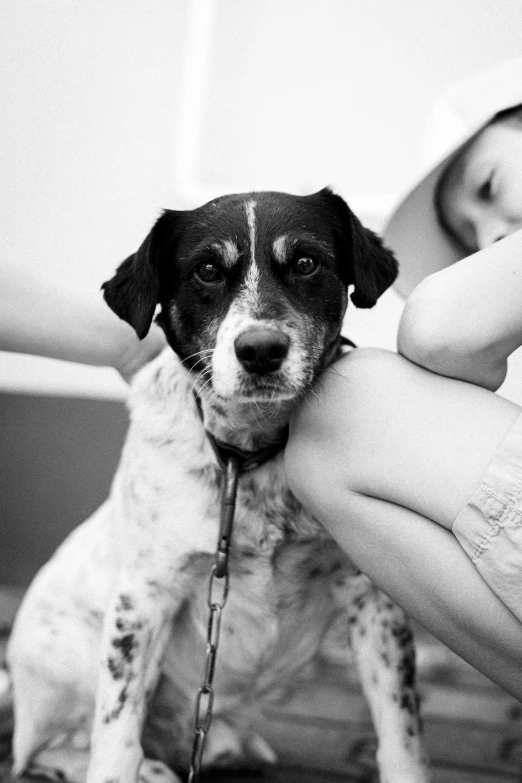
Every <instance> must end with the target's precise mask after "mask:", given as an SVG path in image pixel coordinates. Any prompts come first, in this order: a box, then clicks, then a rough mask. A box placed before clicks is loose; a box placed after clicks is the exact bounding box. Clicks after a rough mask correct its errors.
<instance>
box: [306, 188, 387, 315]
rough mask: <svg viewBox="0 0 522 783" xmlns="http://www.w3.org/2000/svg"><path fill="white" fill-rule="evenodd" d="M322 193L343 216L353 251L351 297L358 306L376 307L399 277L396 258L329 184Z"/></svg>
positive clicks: (345, 235)
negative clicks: (383, 294) (380, 298)
mask: <svg viewBox="0 0 522 783" xmlns="http://www.w3.org/2000/svg"><path fill="white" fill-rule="evenodd" d="M321 195H324V196H326V197H327V198H328V199H330V200H331V204H332V206H334V208H335V211H336V213H337V216H338V217H339V218H340V220H341V224H342V235H343V237H342V239H343V244H344V245H345V250H346V251H348V253H349V254H350V255H351V262H350V261H348V263H349V264H350V266H351V269H349V272H348V283H349V284H350V283H353V284H354V290H353V293H352V294H351V296H350V299H351V300H352V302H353V303H354V305H355V306H356V307H373V306H374V304H375V303H376V302H377V299H378V298H379V297H380V295H381V294H382V293H384V291H386V289H387V288H389V287H390V286H391V284H392V283H393V282H394V280H395V278H396V277H397V273H398V271H399V265H398V263H397V260H396V258H395V256H394V255H393V253H392V252H391V250H388V248H386V247H385V246H384V245H383V243H382V240H381V239H380V237H378V236H377V234H375V233H374V232H373V231H371V230H370V229H369V228H365V227H364V226H363V225H362V223H361V221H360V220H359V218H358V217H357V216H356V215H354V213H353V212H352V210H351V209H350V208H349V206H348V204H347V203H346V202H345V201H344V199H342V198H341V196H338V195H337V194H336V193H333V192H332V191H331V190H330V189H329V188H325V189H324V190H322V191H321ZM350 251H351V252H350ZM347 260H348V259H347Z"/></svg>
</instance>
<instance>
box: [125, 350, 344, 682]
mask: <svg viewBox="0 0 522 783" xmlns="http://www.w3.org/2000/svg"><path fill="white" fill-rule="evenodd" d="M170 367H172V364H170V363H168V364H163V365H161V367H160V370H161V371H160V373H159V374H158V376H157V377H156V379H148V382H147V393H148V394H149V395H150V393H151V388H152V392H153V393H154V390H155V384H156V388H157V387H158V385H159V387H160V389H165V388H166V387H167V386H168V388H169V390H170V391H169V395H168V396H169V399H170V406H169V407H168V409H166V408H165V403H164V401H163V400H162V396H163V393H162V394H160V395H159V397H158V395H156V396H155V397H154V396H153V398H152V400H151V399H150V396H149V400H148V401H147V404H146V406H144V407H143V409H141V408H140V407H139V406H138V408H137V409H136V407H135V408H134V428H135V431H136V432H137V440H136V444H135V446H132V442H133V438H132V437H131V438H130V443H129V448H130V449H132V453H130V454H129V459H128V460H127V464H128V465H129V466H130V469H131V474H130V476H129V474H125V472H124V475H126V479H125V480H126V482H127V485H126V489H125V493H124V495H125V497H129V496H130V497H132V508H133V509H134V510H135V509H137V508H140V509H141V510H140V511H139V514H140V515H141V519H140V520H138V522H140V528H141V529H142V530H143V529H145V528H147V527H148V525H150V526H151V528H152V531H153V534H154V535H155V536H156V537H157V538H158V539H159V540H162V551H163V552H164V553H165V556H167V553H168V552H170V551H171V549H172V551H173V550H174V549H175V548H177V549H178V550H179V549H180V547H181V546H182V547H183V548H184V555H183V557H182V559H181V560H180V561H179V563H178V565H179V569H180V570H181V571H182V572H183V578H184V584H185V587H184V592H185V595H186V598H185V600H184V602H183V605H182V608H181V611H180V612H178V614H177V616H176V618H175V620H174V626H173V633H172V639H171V643H170V645H169V649H168V653H167V656H166V659H165V668H166V670H167V672H168V673H169V674H170V676H171V677H172V679H173V680H174V681H176V682H177V683H178V685H179V686H180V687H181V688H182V690H184V691H186V693H187V695H190V694H192V693H193V692H194V689H195V688H197V687H198V685H199V684H200V683H199V680H200V678H201V674H202V671H203V668H204V651H205V642H206V636H207V625H208V617H209V609H208V603H207V597H208V580H209V577H210V570H211V566H212V563H213V559H214V555H215V551H216V546H217V541H218V531H219V517H220V506H221V487H222V484H223V476H222V474H221V470H220V469H219V467H218V466H217V462H216V457H215V454H214V452H213V450H212V447H211V446H210V443H209V442H208V440H207V439H206V436H205V434H204V431H203V429H202V423H201V420H200V417H199V413H198V411H197V408H196V406H195V404H194V399H193V394H192V392H191V386H189V385H188V384H187V382H186V380H185V381H184V375H183V372H180V371H179V369H178V370H177V371H176V372H172V371H170V370H169V368H170ZM168 371H170V372H171V375H170V376H168ZM169 377H170V380H168V378H169ZM151 381H152V382H151ZM174 381H175V382H176V383H177V387H176V393H175V395H174V394H172V389H173V386H174ZM145 422H146V427H145V426H143V424H145ZM140 439H143V440H144V441H145V442H144V444H143V446H141V445H140V442H141V441H140ZM137 452H138V453H137ZM138 464H139V465H140V468H139V470H138V471H137V473H138V475H137V474H136V465H138ZM129 482H130V483H132V484H133V488H132V491H131V489H130V487H129ZM150 485H154V487H155V490H154V491H151V489H150ZM140 504H141V505H140ZM167 538H168V540H167ZM346 568H348V570H349V564H347V561H346V558H345V556H344V555H343V554H342V553H341V550H340V549H339V548H338V546H337V545H336V544H335V543H334V542H333V541H332V539H331V538H329V537H328V536H327V535H326V534H325V532H324V531H323V529H322V527H321V526H320V525H319V523H318V522H317V521H316V520H314V519H313V518H312V517H311V516H310V515H309V514H308V513H307V512H305V510H304V509H303V508H302V506H301V505H300V504H299V503H298V502H297V500H296V499H295V498H294V496H293V495H292V494H291V492H290V491H289V489H288V486H287V484H286V479H285V474H284V470H283V461H282V456H281V455H278V456H277V457H275V458H273V459H271V460H269V461H268V462H266V463H265V464H264V465H262V466H261V467H260V468H256V469H254V470H252V471H249V472H246V473H243V474H242V475H241V476H240V478H239V482H238V491H237V497H236V510H235V516H234V525H233V537H232V546H231V551H230V590H229V594H228V600H227V604H226V607H225V610H224V612H223V620H222V626H221V639H220V652H219V659H218V664H217V669H216V678H217V679H218V681H219V682H220V683H221V686H220V690H221V692H222V693H223V692H230V693H232V692H235V693H241V692H246V691H252V685H253V683H255V689H254V690H256V689H257V690H261V691H262V690H264V689H269V688H270V686H271V685H272V684H274V683H275V682H276V681H277V680H278V679H280V678H282V679H284V678H285V677H287V676H288V673H289V672H291V671H292V670H295V669H297V668H299V667H300V666H301V665H302V664H303V663H304V662H305V661H307V660H308V659H309V658H310V657H311V656H312V655H313V653H314V651H315V649H316V648H317V646H318V644H319V642H320V640H321V638H322V636H323V634H324V630H325V627H326V626H327V624H328V623H329V622H330V620H331V618H332V616H333V614H334V613H335V611H336V609H335V605H334V601H333V599H332V595H331V586H332V584H333V582H334V581H335V579H336V578H337V576H338V575H340V574H341V572H342V571H344V570H346ZM218 675H219V677H218Z"/></svg>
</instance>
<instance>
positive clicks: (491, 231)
mask: <svg viewBox="0 0 522 783" xmlns="http://www.w3.org/2000/svg"><path fill="white" fill-rule="evenodd" d="M475 233H476V239H477V248H478V249H479V250H484V248H485V247H489V246H490V245H493V244H494V243H495V242H498V241H499V240H501V239H504V237H507V236H508V234H510V233H512V229H511V230H510V228H509V226H507V225H506V223H505V221H503V220H500V219H495V220H488V221H484V220H483V221H481V222H479V223H478V224H477V226H476V229H475Z"/></svg>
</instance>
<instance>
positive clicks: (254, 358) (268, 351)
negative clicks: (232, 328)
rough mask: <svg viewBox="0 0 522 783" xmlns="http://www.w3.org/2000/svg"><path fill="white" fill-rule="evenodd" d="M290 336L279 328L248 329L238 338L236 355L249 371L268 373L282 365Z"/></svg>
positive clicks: (261, 373)
mask: <svg viewBox="0 0 522 783" xmlns="http://www.w3.org/2000/svg"><path fill="white" fill-rule="evenodd" d="M289 347H290V338H289V337H288V335H286V334H285V333H284V332H281V331H280V330H279V329H248V330H247V331H246V332H243V333H242V334H240V335H239V337H237V338H236V340H235V341H234V348H235V351H236V356H237V358H238V360H239V361H240V362H241V364H242V366H243V367H244V369H245V370H246V371H247V372H250V373H257V374H258V375H267V374H268V373H271V372H275V371H276V370H279V368H280V367H281V365H282V363H283V360H284V359H285V357H286V355H287V354H288V348H289Z"/></svg>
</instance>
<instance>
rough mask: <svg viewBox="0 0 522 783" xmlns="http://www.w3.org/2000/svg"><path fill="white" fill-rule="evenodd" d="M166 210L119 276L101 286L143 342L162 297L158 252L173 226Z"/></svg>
mask: <svg viewBox="0 0 522 783" xmlns="http://www.w3.org/2000/svg"><path fill="white" fill-rule="evenodd" d="M174 214H175V213H173V212H171V211H170V210H166V211H165V212H164V213H163V215H162V216H161V217H160V218H159V219H158V220H157V221H156V223H155V225H154V226H153V228H152V230H151V231H150V233H149V234H148V235H147V237H146V238H145V240H144V242H143V243H142V244H141V246H140V247H139V248H138V250H137V251H136V252H135V253H133V254H132V255H131V256H129V257H128V258H126V259H125V261H123V262H122V263H121V264H120V265H119V267H118V269H117V270H116V274H115V275H114V277H112V278H111V279H110V280H107V282H105V283H104V284H103V285H102V290H103V298H104V299H105V301H106V302H107V304H108V305H109V307H110V308H111V310H114V312H115V313H116V315H117V316H119V317H120V318H121V319H123V320H124V321H127V323H128V324H130V325H131V326H132V327H133V329H135V331H136V334H137V335H138V337H139V338H140V340H143V338H144V337H146V335H147V333H148V331H149V329H150V325H151V323H152V318H153V317H154V311H155V309H156V304H157V303H158V296H159V270H158V258H157V256H158V251H159V250H160V248H161V247H162V243H163V239H164V236H165V234H166V229H167V228H172V227H173V224H174V220H173V217H174Z"/></svg>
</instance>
